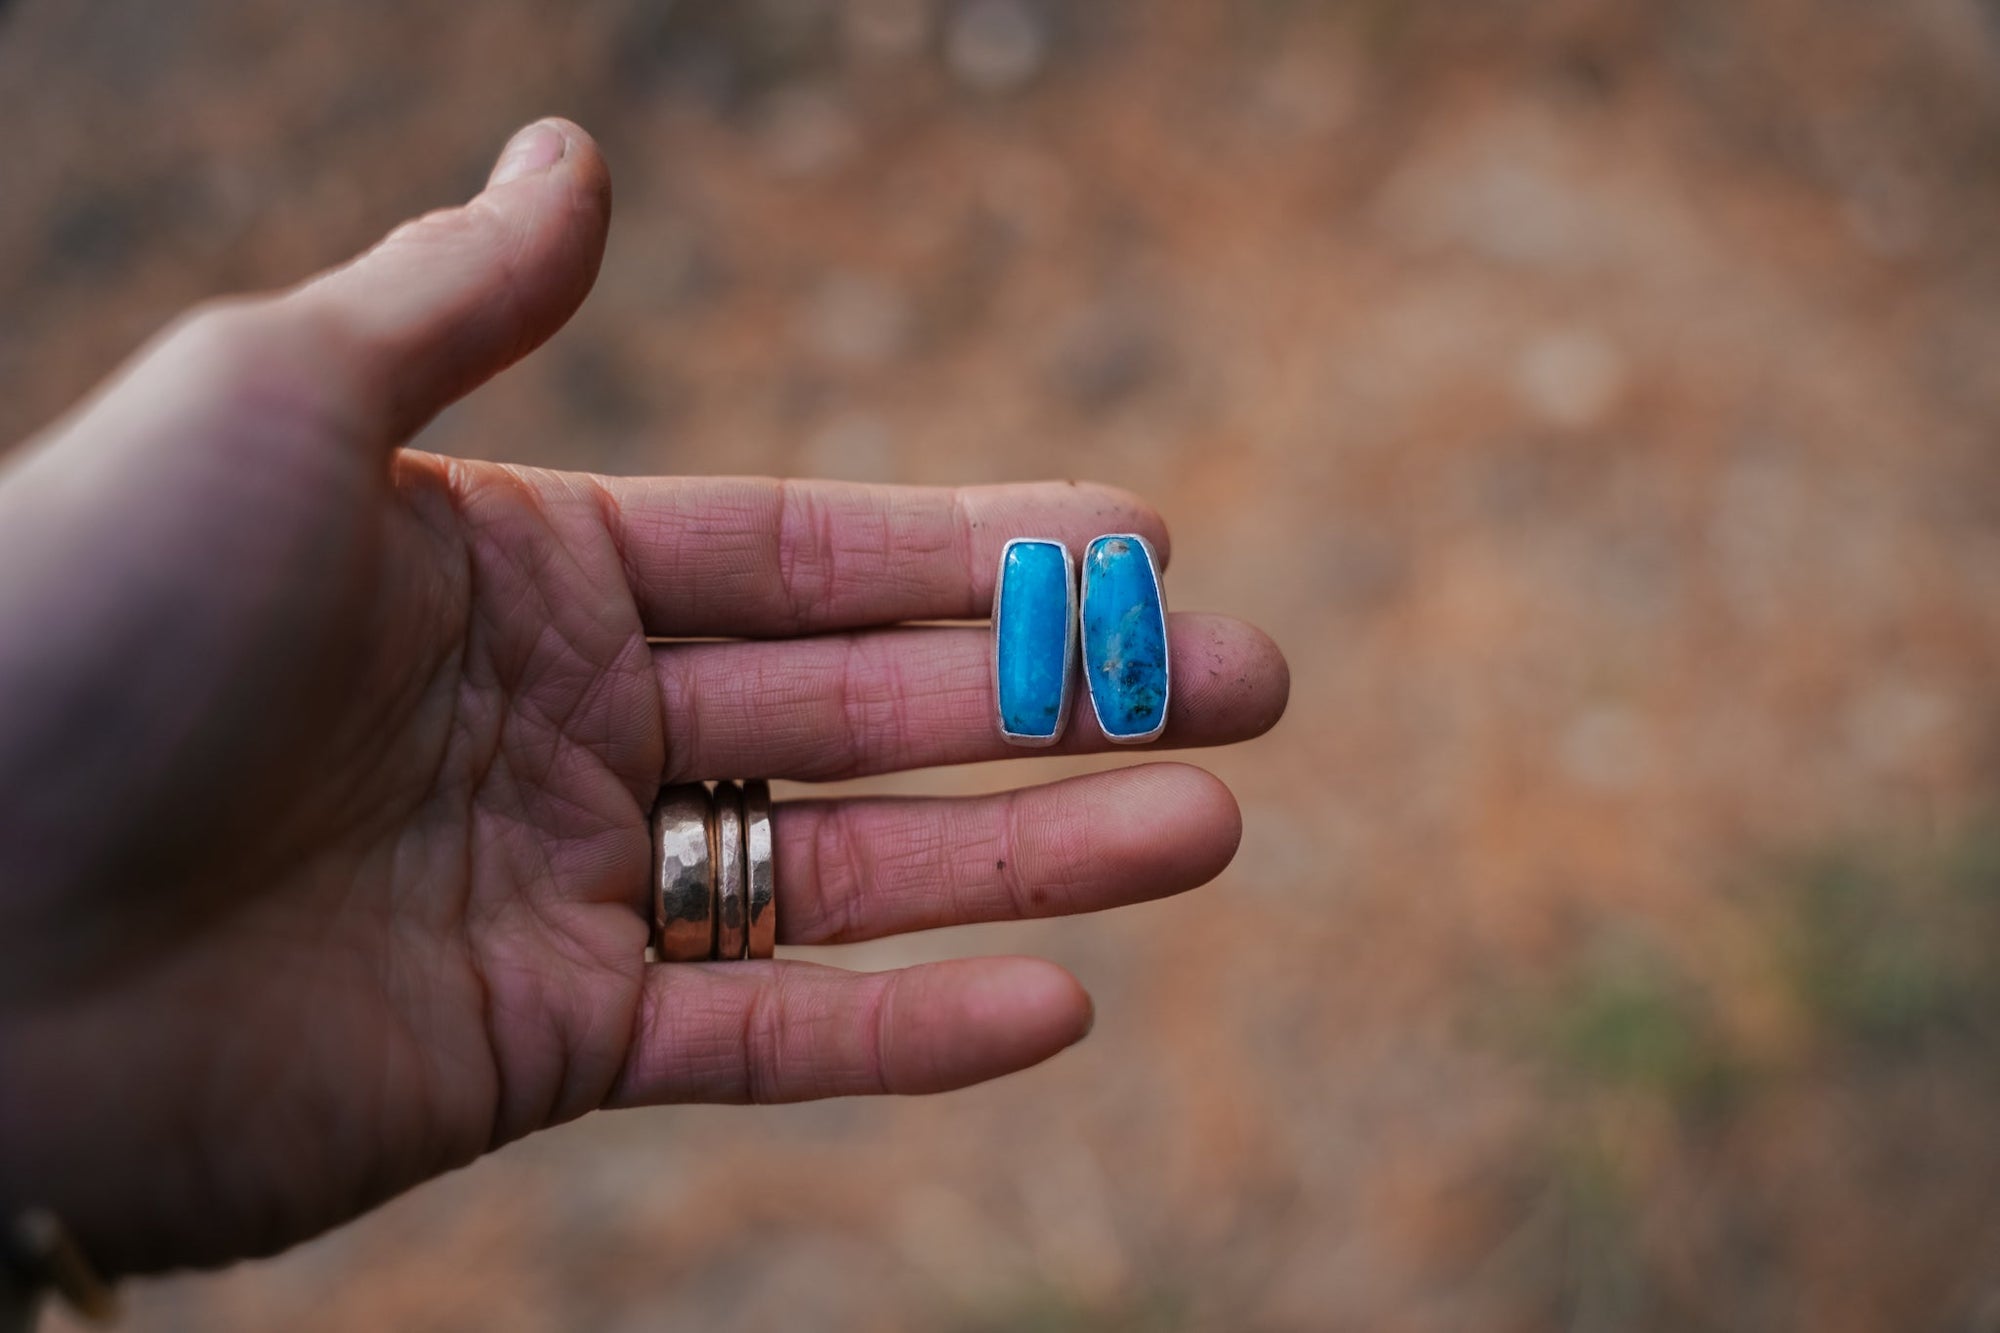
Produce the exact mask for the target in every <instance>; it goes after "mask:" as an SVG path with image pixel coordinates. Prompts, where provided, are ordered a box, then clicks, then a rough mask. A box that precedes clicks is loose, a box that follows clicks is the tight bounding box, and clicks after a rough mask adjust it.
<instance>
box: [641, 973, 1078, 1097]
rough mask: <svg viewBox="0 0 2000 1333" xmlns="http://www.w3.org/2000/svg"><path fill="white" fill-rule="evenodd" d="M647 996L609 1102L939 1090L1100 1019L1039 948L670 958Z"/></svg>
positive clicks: (1041, 1053) (1030, 1054)
mask: <svg viewBox="0 0 2000 1333" xmlns="http://www.w3.org/2000/svg"><path fill="white" fill-rule="evenodd" d="M640 1005H641V1007H640V1017H639V1023H638V1026H637V1030H636V1031H635V1033H634V1035H633V1039H632V1047H631V1049H630V1050H629V1051H628V1052H627V1054H626V1058H625V1067H624V1069H623V1071H622V1072H621V1073H620V1074H619V1077H618V1081H617V1083H616V1084H615V1085H614V1086H613V1088H612V1091H611V1095H610V1097H609V1098H607V1099H606V1103H605V1104H606V1105H607V1106H612V1107H617V1106H643V1105H654V1104H658V1103H663V1102H799V1101H810V1100H813V1099H815V1098H819V1097H846V1096H855V1095H861V1094H873V1093H898V1094H908V1093H927V1092H945V1091H948V1090H950V1089H952V1088H962V1087H966V1086H967V1085H969V1084H973V1083H983V1082H985V1081H986V1080H987V1079H991V1078H998V1077H1000V1076H1001V1075H1002V1074H1011V1073H1013V1072H1014V1071H1016V1070H1019V1069H1026V1068H1027V1067H1028V1066H1030V1065H1035V1064H1039V1063H1041V1062H1042V1061H1043V1060H1046V1059H1048V1058H1049V1057H1050V1056H1052V1055H1054V1054H1056V1053H1057V1052H1058V1051H1061V1050H1062V1049H1064V1048H1065V1047H1068V1046H1071V1045H1074V1044H1075V1043H1076V1042H1078V1041H1080V1040H1082V1038H1083V1036H1084V1034H1085V1033H1087V1032H1089V1031H1090V1024H1091V1018H1092V1014H1091V1006H1090V996H1089V995H1087V994H1086V993H1085V992H1084V989H1083V987H1082V986H1081V985H1079V984H1078V983H1077V981H1076V979H1075V978H1074V977H1072V976H1070V974H1069V973H1067V972H1065V971H1063V970H1062V969H1061V968H1059V967H1057V966H1056V965H1055V964H1053V963H1046V962H1042V961H1041V960H1039V959H1034V958H967V959H960V960H957V961H953V962H946V963H931V964H926V965H924V966H920V967H910V968H904V969H902V970H900V971H894V972H847V971H842V970H841V969H838V968H831V967H821V966H818V965H817V964H813V963H802V962H792V961H785V962H759V963H694V964H663V965H660V966H655V967H651V968H648V969H647V976H646V982H645V993H644V996H643V998H642V1000H641V1002H640Z"/></svg>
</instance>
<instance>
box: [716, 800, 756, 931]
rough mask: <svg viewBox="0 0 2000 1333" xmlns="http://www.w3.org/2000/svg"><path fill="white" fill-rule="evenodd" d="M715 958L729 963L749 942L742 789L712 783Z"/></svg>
mask: <svg viewBox="0 0 2000 1333" xmlns="http://www.w3.org/2000/svg"><path fill="white" fill-rule="evenodd" d="M709 827H710V829H711V830H712V831H713V833H714V836H715V955H714V956H715V957H716V958H717V959H718V960H720V961H722V962H725V963H732V962H735V961H736V960H738V959H740V958H742V957H743V955H744V954H745V952H747V950H748V947H749V942H750V905H749V894H748V893H747V892H746V891H745V885H744V874H743V860H744V857H743V789H742V788H740V787H738V786H737V785H736V784H735V783H733V782H718V783H716V784H715V822H714V823H713V824H711V825H710V826H709Z"/></svg>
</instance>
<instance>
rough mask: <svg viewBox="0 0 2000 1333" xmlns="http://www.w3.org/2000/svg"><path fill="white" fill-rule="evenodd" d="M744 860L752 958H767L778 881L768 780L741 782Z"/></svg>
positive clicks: (774, 930) (772, 944)
mask: <svg viewBox="0 0 2000 1333" xmlns="http://www.w3.org/2000/svg"><path fill="white" fill-rule="evenodd" d="M743 864H744V879H745V881H746V883H747V885H748V890H749V901H748V906H749V915H750V947H749V956H750V957H751V958H769V957H770V956H771V955H772V953H774V952H775V951H776V949H777V944H778V883H777V874H776V871H775V868H774V867H773V866H772V863H771V784H770V783H768V782H746V783H744V784H743Z"/></svg>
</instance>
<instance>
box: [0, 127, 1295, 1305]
mask: <svg viewBox="0 0 2000 1333" xmlns="http://www.w3.org/2000/svg"><path fill="white" fill-rule="evenodd" d="M608 216H609V189H608V184H607V181H606V177H605V172H604V167H603V164H602V162H601V160H600V159H599V157H598V156H597V153H596V150H595V148H594V147H593V146H592V145H591V143H590V141H589V139H588V138H587V137H586V136H585V135H584V134H583V133H582V132H581V131H580V130H578V129H576V128H575V127H574V126H571V125H567V124H565V123H562V122H545V123H543V124H542V125H539V126H537V127H533V128H531V129H530V130H529V131H526V132H524V134H523V135H521V136H519V137H517V139H516V140H515V142H514V143H513V144H512V145H510V147H509V150H508V152H507V153H506V154H505V155H503V158H502V161H501V164H500V166H499V167H497V168H496V170H495V175H494V180H493V182H492V183H491V184H489V186H488V188H487V190H486V191H485V192H484V193H483V194H482V195H481V196H480V197H479V198H478V199H477V200H475V201H474V202H473V203H472V204H470V205H468V206H466V207H465V208H462V209H457V210H452V211H450V212H445V213H440V214H435V215H433V216H431V217H427V218H424V219H421V220H419V221H418V222H416V223H413V224H411V225H410V226H408V227H405V228H403V229H401V230H399V231H398V232H396V233H394V234H393V235H392V236H391V237H390V238H389V239H388V240H386V241H385V242H384V243H383V244H382V245H381V246H379V247H377V248H376V249H374V250H372V251H370V252H369V253H368V254H367V255H364V256H363V257H361V258H360V259H359V260H357V261H356V262H354V263H353V264H350V265H348V266H347V267H345V268H342V269H339V270H336V271H334V272H332V273H329V274H326V275H324V276H322V277H320V278H318V279H316V280H314V281H313V282H311V283H308V284H306V285H305V286H303V287H301V288H299V289H297V290H295V291H292V292H290V293H286V294H284V295H282V296H278V297H271V298H260V299H257V300H251V301H239V302H233V303H227V304H224V305H219V306H216V307H213V308H210V309H208V310H205V311H203V312H199V313H197V314H196V315H194V316H192V317H191V318H189V319H187V320H185V321H183V322H182V323H181V324H180V325H178V326H177V327H176V328H175V329H174V330H172V331H170V332H169V333H168V334H167V335H166V336H165V337H163V338H162V339H161V340H160V341H159V342H158V343H157V344H156V345H155V346H154V347H153V348H151V349H149V350H148V351H147V352H146V353H144V354H142V355H141V357H140V358H138V359H137V360H136V361H135V363H134V364H133V365H132V366H131V367H130V368H129V369H128V370H127V371H125V372H124V373H123V374H122V375H121V376H120V377H119V378H118V379H117V380H116V381H114V382H113V383H112V384H111V385H110V386H109V387H108V388H107V389H106V390H105V391H104V392H103V393H102V394H100V395H99V396H98V397H97V398H96V399H95V400H94V401H93V402H91V403H89V404H87V405H86V406H85V407H84V408H83V409H81V410H80V411H79V412H78V413H77V414H76V415H75V416H74V417H73V418H71V419H70V420H68V421H65V422H62V423H58V425H57V426H55V427H54V428H52V429H51V431H50V432H49V433H48V434H47V435H46V436H45V437H44V438H43V439H42V440H41V441H39V442H38V443H37V445H36V446H35V447H33V448H31V449H30V450H28V451H27V452H26V453H25V454H24V455H23V456H22V458H21V459H20V460H18V461H17V462H16V463H15V464H14V465H13V466H12V468H11V469H10V470H9V471H7V472H6V473H4V474H0V783H4V787H3V788H0V789H4V790H5V791H6V792H7V793H8V799H7V801H6V802H5V803H4V804H0V876H4V878H3V879H0V1210H4V1209H6V1208H12V1207H17V1206H22V1205H26V1204H30V1203H45V1204H48V1205H50V1206H52V1207H54V1208H55V1209H56V1210H57V1211H58V1212H59V1213H60V1214H61V1215H62V1216H64V1217H65V1219H67V1220H68V1221H69V1222H70V1224H71V1225H72V1227H73V1228H74V1229H75V1230H76V1231H77V1232H78V1234H79V1236H80V1237H81V1238H82V1240H83V1242H84V1245H85V1248H86V1250H87V1251H88V1252H89V1253H91V1254H92V1255H93V1256H94V1257H95V1258H96V1259H97V1260H98V1261H99V1262H100V1263H101V1264H103V1265H104V1266H106V1267H108V1268H110V1269H112V1270H114V1271H129V1270H134V1269H148V1268H157V1267H163V1266H170V1265H174V1264H180V1263H202V1262H217V1261H221V1260H224V1259H228V1258H232V1257H237V1256H241V1255H245V1254H251V1253H258V1252H263V1251H267V1250H270V1249H274V1248H277V1247H280V1246H283V1245H285V1244H288V1243H290V1242H292V1241H295V1240H297V1239H300V1238H302V1237H304V1236H307V1235H311V1234H313V1233H314V1232H316V1231H319V1230H321V1229H324V1228H325V1227H327V1226H330V1225H333V1224H335V1223H337V1222H339V1221H341V1220H343V1219H345V1218H347V1217H350V1216H352V1215H354V1214H355V1213H357V1212H359V1211H362V1210H363V1209H365V1208H367V1207H369V1206H370V1205H372V1204H373V1203H375V1202H378V1201H379V1200H381V1199H383V1198H385V1197H387V1196H388V1195H390V1194H393V1193H395V1192H396V1191H398V1190H401V1189H404V1188H406V1187H408V1186H409V1185H411V1184H413V1183H415V1182H417V1181H419V1180H422V1179H424V1178H426V1177H428V1176H430V1175H433V1174H436V1173H437V1172H439V1171H441V1170H444V1169H446V1168H448V1167H451V1166H453V1165H456V1164H460V1163H463V1162H466V1161H469V1160H471V1159H472V1158H474V1157H476V1156H478V1155H479V1154H481V1153H483V1152H485V1151H488V1150H489V1149H491V1148H493V1147H496V1146H498V1145H499V1144H501V1143H504V1142H506V1141H508V1140H510V1139H513V1138H516V1137H519V1136H520V1135H523V1134H526V1133H529V1132H531V1131H533V1130H536V1129H539V1128H542V1127H545V1126H548V1125H551V1124H555V1123H558V1122H560V1121H562V1120H565V1119H568V1118H571V1117H574V1116H576V1115H580V1114H582V1113H584V1112H586V1111H589V1110H593V1109H596V1108H599V1107H603V1106H608V1105H636V1104H643V1103H653V1102H663V1101H685V1100H721V1101H744V1100H758V1101H774V1100H789V1099H798V1098H806V1097H819V1096H829V1095H838V1094H845V1093H872V1092H926V1091H935V1090H941V1089H945V1088H951V1087H956V1086H961V1085H964V1084H966V1083H970V1082H975V1081H978V1080H980V1079H984V1078H990V1077H993V1076H995V1075H997V1074H1001V1073H1005V1072H1007V1071H1010V1070H1013V1069H1018V1068H1021V1067H1023V1066H1025V1065H1028V1064H1031V1063H1033V1062H1035V1061H1037V1060H1040V1059H1042V1058H1044V1057H1046V1056H1047V1055H1049V1054H1051V1053H1053V1052H1054V1051H1056V1050H1059V1049H1061V1048H1062V1047H1063V1046H1065V1045H1067V1044H1069V1043H1070V1042H1072V1041H1074V1040H1076V1039H1077V1038H1078V1037H1080V1036H1081V1035H1082V1034H1083V1033H1084V1031H1085V1030H1086V1029H1087V1028H1088V1025H1089V1017H1090V1008H1089V1001H1088V999H1087V998H1086V997H1085V995H1084V994H1083V992H1082V990H1081V989H1080V988H1079V987H1078V986H1077V985H1076V983H1075V982H1074V981H1073V980H1071V979H1070V978H1069V977H1068V976H1067V974H1065V973H1063V972H1062V971H1060V970H1059V969H1057V968H1055V967H1053V966H1051V965H1048V964H1045V963H1040V962H1036V961H1034V960H1028V959H979V960H968V961H964V962H956V963H945V964H938V965H933V966H928V967H919V968H912V969H908V970H905V971H900V972H888V973H878V974H857V973H848V972H842V971H838V970H835V969H831V968H823V967H817V966H812V965H808V964H804V963H800V962H769V963H733V964H705V965H676V966H658V967H647V966H646V965H645V964H644V963H643V958H642V954H643V948H644V944H645V936H646V927H645V918H644V915H643V909H644V904H645V891H646V885H647V882H648V866H647V861H648V844H647V834H646V826H645V813H646V810H647V808H648V807H649V806H650V804H651V802H652V799H653V795H654V793H655V791H656V790H657V789H658V787H659V785H660V784H661V782H662V781H686V780H691V779H697V778H722V777H788V778H801V779H828V778H839V777H849V776H855V775H861V774H867V773H879V772H886V771H891V770H897V769H905V768H913V767H922V766H927V765H936V764H950V763H960V762H965V761H970V760H978V759H988V758H997V757H1003V756H1004V755H1005V754H1006V753H1008V751H1007V750H1006V749H1005V747H1004V746H1002V745H1001V744H1000V742H999V738H998V736H997V735H996V734H995V730H994V727H993V725H992V721H991V712H992V701H991V697H990V687H989V684H988V677H987V666H986V654H987V651H988V647H987V643H986V638H985V635H984V634H983V633H982V632H981V631H979V630H977V629H970V628H955V627H941V626H922V627H918V626H906V627H901V628H892V627H894V626H897V625H899V624H900V623H901V622H909V621H935V620H947V619H954V618H968V617H976V616H980V615H983V614H984V612H985V608H986V606H987V605H988V603H989V602H990V599H991V595H992V586H991V581H992V572H993V567H994V564H995V562H996V560H997V556H998V552H999V549H1000V546H1001V545H1002V544H1003V543H1004V542H1005V541H1006V540H1007V539H1008V538H1009V537H1014V536H1022V535H1034V536H1056V537H1061V538H1065V539H1068V540H1070V541H1071V542H1072V543H1080V542H1081V541H1083V540H1085V539H1087V538H1088V537H1089V536H1091V535H1094V534H1095V533H1098V532H1102V531H1109V530H1122V531H1138V532H1142V533H1144V534H1146V535H1147V536H1149V537H1150V538H1152V540H1153V541H1154V542H1155V544H1156V545H1157V546H1158V547H1159V549H1160V550H1162V551H1164V550H1165V549H1166V541H1165V533H1164V531H1163V529H1162V527H1161V525H1160V522H1159V519H1158V517H1157V516H1156V515H1155V514H1154V513H1152V512H1151V511H1150V510H1149V509H1147V508H1146V507H1145V506H1144V505H1142V504H1141V503H1140V502H1138V501H1137V500H1135V499H1134V498H1132V497H1130V496H1127V495H1125V494H1123V493H1121V492H1116V491H1111V490H1107V489H1104V488H1097V487H1088V486H1076V485H1070V484H1061V483H1057V484H1050V485H1024V486H1008V487H987V488H975V489H965V490H956V491H945V490H925V489H915V488H894V487H862V486H842V485H832V484H822V483H800V482H791V483H785V482H776V481H770V480H731V479H700V480H697V479H670V478H641V479H617V478H603V477H592V476H583V475H577V474H564V473H554V472H541V471H533V470H524V469H518V468H509V467H501V466H498V465H494V464H488V463H477V462H465V461H458V460H451V459H445V458H440V457H436V456H433V455H428V454H421V453H417V452H414V451H408V450H402V449H401V448H400V446H401V445H402V444H403V443H404V442H405V441H406V440H407V439H408V438H409V436H410V435H411V433H413V432H414V431H415V430H416V429H417V428H418V427H419V426H421V424H422V423H423V422H424V421H425V420H427V419H428V418H429V417H430V416H431V415H432V414H434V413H435V412H436V411H438V410H439V409H440V408H441V407H443V406H444V405H446V404H447V403H449V402H450V401H451V400H452V399H454V398H456V397H458V396H460V395H461V394H463V393H465V392H467V391H468V390H470V389H471V388H473V387H474V386H475V385H477V384H478V383H479V382H480V381H482V380H483V379H485V378H486V377H488V376H490V375H491V374H493V373H495V372H497V371H498V370H500V369H501V368H503V367H504V366H505V365H506V364H508V363H509V362H511V361H513V360H514V359H516V358H518V357H519V356H521V355H523V354H525V353H526V352H527V351H529V350H530V349H532V348H533V347H534V346H535V345H537V344H538V343H539V342H540V341H541V340H542V339H544V338H546V337H547V336H548V335H549V334H550V333H552V332H553V331H554V330H555V329H556V328H557V327H559V326H560V325H561V324H562V322H563V321H564V320H565V319H567V318H568V316H569V314H570V313H571V312H572V311H573V310H574V309H575V307H576V305H577V304H578V303H579V302H580V301H581V300H582V299H583V296H584V295H585V293H586V292H587V291H588V289H589V287H590V284H591V281H592V279H593V278H594V276H595V272H596V268H597V262H598V257H599V254H600V252H601V249H602V245H603V239H604V231H605V227H606V225H607V221H608ZM1172 634H1173V651H1174V655H1175V661H1176V664H1177V677H1178V690H1177V694H1176V697H1175V700H1174V707H1173V714H1172V717H1171V718H1170V721H1169V727H1168V732H1167V736H1166V738H1165V742H1164V743H1166V744H1179V745H1188V744H1208V743H1215V742H1222V741H1228V740H1235V739H1240V738H1243V737H1247V736H1249V735H1253V734H1255V733H1257V732H1259V731H1261V730H1263V729H1264V728H1266V727H1268V726H1269V725H1271V723H1272V722H1273V721H1275V720H1276V718H1277V716H1278V714H1279V713H1280V711H1282V708H1283V705H1284V699H1285V692H1286V677H1285V670H1284V663H1283V660H1282V658H1280V657H1279V655H1278V654H1277V652H1276V650H1275V649H1274V648H1273V647H1272V646H1271V644H1270V643H1269V641H1268V640H1266V639H1265V638H1264V637H1263V636H1262V635H1260V634H1258V633H1257V632H1256V631H1255V630H1253V629H1251V628H1249V627H1248V626H1245V625H1242V624H1240V623H1238V622H1235V621H1231V620H1226V619H1222V618H1219V617H1176V618H1175V621H1174V624H1173V627H1172ZM1067 745H1068V748H1071V749H1074V750H1087V749H1095V748H1100V747H1101V746H1102V745H1103V741H1102V738H1101V737H1100V736H1099V734H1098V733H1097V731H1096V728H1095V726H1094V725H1093V724H1092V722H1091V721H1090V719H1089V718H1088V716H1087V710H1086V715H1085V716H1082V717H1080V718H1079V722H1078V725H1077V726H1076V727H1075V728H1073V729H1072V736H1071V738H1070V740H1069V741H1068V742H1067ZM775 829H776V835H777V844H778V845H777V871H778V884H779V895H780V897H779V924H780V931H781V939H782V940H783V941H786V942H790V943H827V942H835V941H844V940H857V939H865V938H869V937H874V936H880V935H884V934H889V933H894V932H898V931H906V930H912V929H920V928H924V927H929V926H937V925H944V924H950V923H956V922H966V921H976V920H994V919H1002V918H1009V917H1016V916H1024V915H1047V914H1053V913H1058V912H1073V911H1081V910H1088V909H1092V908H1099V907H1105V906H1110V905H1114V904H1118V903H1123V902H1130V901H1134V900H1138V899H1141V898H1147V897H1153V896H1157V895H1159V894H1163V893H1168V892H1173V891H1176V890H1179V889H1184V888H1188V887H1192V886H1193V885H1195V884H1198V883H1201V882H1204V881H1205V880H1207V879H1209V878H1211V877H1212V876H1213V875H1214V874H1215V873H1217V872H1218V871H1219V870H1220V869H1221V868H1222V866H1223V865H1224V864H1226V863H1227V861H1228V859H1229V857H1230V855H1231V854H1232V853H1233V851H1234V848H1235V845H1236V838H1237V832H1238V822H1237V815H1236V810H1235V805H1234V803H1233V801H1232V800H1231V798H1230V796H1229V793H1228V792H1227V791H1226V790H1225V789H1224V788H1223V787H1222V786H1221V785H1220V784H1219V783H1217V782H1216V781H1215V780H1214V779H1213V778H1210V777H1208V776H1207V775H1206V774H1203V773H1201V772H1200V771H1199V770H1196V769H1192V768H1187V767H1184V766H1180V765H1145V766H1140V767H1135V768H1128V769H1124V770H1121V771H1118V772H1114V773H1106V774H1101V775H1098V776H1095V777H1090V778H1083V779H1076V780H1073V781H1071V782H1067V783H1061V784H1055V785H1053V786H1049V787H1041V788H1029V789H1025V790H1022V791H1019V792H1015V793H1009V794H1006V795H1001V796H995V797H985V798H976V799H967V800H844V801H798V802H790V803H787V804H785V805H783V806H782V807H781V808H780V810H779V813H778V816H777V820H776V825H775Z"/></svg>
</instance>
